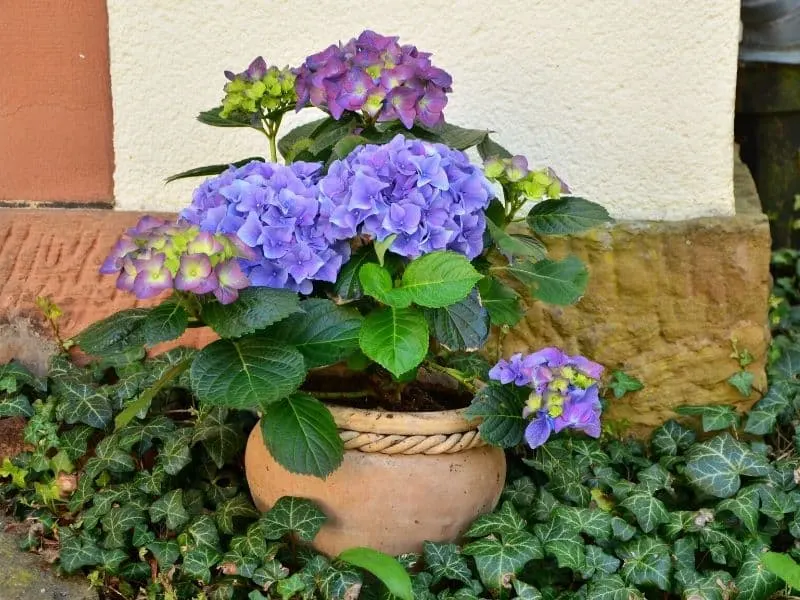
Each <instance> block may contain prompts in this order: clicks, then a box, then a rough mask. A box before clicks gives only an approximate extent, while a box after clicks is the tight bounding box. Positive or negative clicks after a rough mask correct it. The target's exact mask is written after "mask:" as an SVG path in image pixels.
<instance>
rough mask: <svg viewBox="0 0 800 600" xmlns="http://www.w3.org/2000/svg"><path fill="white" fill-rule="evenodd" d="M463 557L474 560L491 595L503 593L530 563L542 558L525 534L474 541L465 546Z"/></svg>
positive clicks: (536, 544)
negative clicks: (498, 592) (492, 591)
mask: <svg viewBox="0 0 800 600" xmlns="http://www.w3.org/2000/svg"><path fill="white" fill-rule="evenodd" d="M462 553H463V554H466V555H468V556H472V557H474V559H475V566H476V567H477V569H478V575H479V576H480V578H481V581H482V582H483V584H484V585H485V586H486V587H487V588H488V589H490V590H494V591H499V590H501V589H503V588H504V587H505V586H506V585H507V584H508V582H509V580H511V579H512V578H513V576H515V575H517V574H518V573H519V572H520V571H521V570H522V568H523V567H524V566H525V565H526V564H527V563H528V562H529V561H531V560H533V559H534V558H543V554H542V546H541V544H540V543H539V540H537V539H536V538H535V537H534V536H532V535H531V534H529V533H528V532H526V531H516V532H514V533H511V534H509V535H505V536H503V537H502V538H501V539H496V538H495V537H493V536H490V537H487V538H483V539H480V540H476V541H474V542H471V543H470V544H467V545H466V546H464V548H463V549H462Z"/></svg>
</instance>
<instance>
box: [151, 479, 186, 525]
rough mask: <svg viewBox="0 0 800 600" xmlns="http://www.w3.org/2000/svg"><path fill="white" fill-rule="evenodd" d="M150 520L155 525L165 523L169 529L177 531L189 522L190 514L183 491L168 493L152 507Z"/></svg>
mask: <svg viewBox="0 0 800 600" xmlns="http://www.w3.org/2000/svg"><path fill="white" fill-rule="evenodd" d="M150 520H151V521H152V522H153V523H161V521H164V523H165V524H166V526H167V528H169V529H171V530H173V531H175V530H177V529H178V528H179V527H180V526H182V525H185V524H186V523H188V522H189V513H188V512H186V507H185V506H184V505H183V490H182V489H176V490H172V491H170V492H167V493H166V494H164V495H163V496H161V498H159V499H158V500H156V501H155V502H153V504H151V505H150Z"/></svg>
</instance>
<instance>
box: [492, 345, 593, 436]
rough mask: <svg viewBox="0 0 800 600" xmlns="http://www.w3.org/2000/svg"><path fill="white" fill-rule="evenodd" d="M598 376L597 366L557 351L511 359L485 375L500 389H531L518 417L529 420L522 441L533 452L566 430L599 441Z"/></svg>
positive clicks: (550, 350) (498, 364)
mask: <svg viewBox="0 0 800 600" xmlns="http://www.w3.org/2000/svg"><path fill="white" fill-rule="evenodd" d="M602 375H603V367H602V366H601V365H599V364H598V363H596V362H593V361H591V360H589V359H588V358H586V357H584V356H568V355H567V354H565V353H564V352H562V351H561V350H559V349H558V348H544V349H542V350H539V351H538V352H534V353H533V354H527V355H523V354H515V355H513V356H512V357H511V358H510V359H509V360H500V361H498V363H497V364H496V365H495V366H494V367H492V369H491V370H490V371H489V377H490V378H491V379H494V380H495V381H499V382H500V383H502V384H514V385H516V386H518V387H529V388H531V393H530V395H529V396H528V399H527V401H526V403H525V408H524V409H523V412H522V416H523V417H524V418H530V419H531V421H530V423H529V424H528V426H527V427H526V428H525V441H526V442H527V443H528V445H529V446H530V447H531V448H538V447H539V446H541V445H542V444H544V443H545V442H546V441H547V440H548V438H549V437H550V435H551V434H552V433H558V432H560V431H562V430H564V429H574V430H577V431H582V432H584V433H585V434H587V435H589V436H591V437H595V438H596V437H600V432H601V426H600V413H601V411H602V407H601V405H600V397H599V388H598V382H599V380H600V377H601V376H602Z"/></svg>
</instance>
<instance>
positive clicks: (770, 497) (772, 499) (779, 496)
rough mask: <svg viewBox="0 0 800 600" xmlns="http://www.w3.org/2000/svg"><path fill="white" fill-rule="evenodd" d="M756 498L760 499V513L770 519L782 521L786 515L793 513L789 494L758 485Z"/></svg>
mask: <svg viewBox="0 0 800 600" xmlns="http://www.w3.org/2000/svg"><path fill="white" fill-rule="evenodd" d="M758 497H759V498H760V499H761V509H760V510H761V513H762V514H765V515H767V516H768V517H769V518H770V519H775V520H776V521H782V520H783V517H784V515H785V514H786V513H790V512H794V511H795V503H794V502H793V501H792V499H791V498H790V497H789V494H787V493H786V492H784V491H782V490H780V489H778V488H775V487H773V486H768V485H764V484H762V485H759V486H758Z"/></svg>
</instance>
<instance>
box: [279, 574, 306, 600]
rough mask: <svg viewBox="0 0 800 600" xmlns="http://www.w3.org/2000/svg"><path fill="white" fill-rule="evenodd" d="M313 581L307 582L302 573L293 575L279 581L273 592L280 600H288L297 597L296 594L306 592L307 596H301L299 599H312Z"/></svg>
mask: <svg viewBox="0 0 800 600" xmlns="http://www.w3.org/2000/svg"><path fill="white" fill-rule="evenodd" d="M313 586H314V581H313V580H311V581H309V578H308V577H307V576H306V575H305V574H304V573H302V572H300V573H295V574H294V575H291V576H290V577H287V578H286V579H281V580H280V581H279V582H278V584H277V585H276V586H275V591H276V592H278V595H279V596H280V597H281V600H289V599H290V598H295V597H297V594H300V593H301V592H304V591H306V590H308V592H309V593H308V594H303V595H302V596H301V598H303V599H304V600H305V599H306V598H308V599H310V598H313V590H314V587H313Z"/></svg>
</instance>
